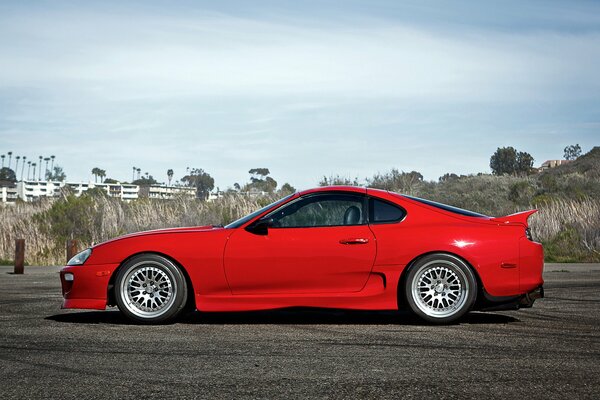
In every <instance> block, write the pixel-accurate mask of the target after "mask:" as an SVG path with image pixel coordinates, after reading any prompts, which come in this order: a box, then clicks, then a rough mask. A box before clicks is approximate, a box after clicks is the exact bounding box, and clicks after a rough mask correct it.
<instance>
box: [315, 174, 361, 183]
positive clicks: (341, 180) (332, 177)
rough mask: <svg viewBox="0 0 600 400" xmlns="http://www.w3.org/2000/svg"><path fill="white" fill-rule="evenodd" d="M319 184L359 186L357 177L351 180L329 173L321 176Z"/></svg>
mask: <svg viewBox="0 0 600 400" xmlns="http://www.w3.org/2000/svg"><path fill="white" fill-rule="evenodd" d="M319 186H360V183H359V182H358V177H356V178H354V179H353V180H352V179H350V178H349V177H345V176H341V175H330V176H329V177H327V176H323V179H321V180H320V181H319Z"/></svg>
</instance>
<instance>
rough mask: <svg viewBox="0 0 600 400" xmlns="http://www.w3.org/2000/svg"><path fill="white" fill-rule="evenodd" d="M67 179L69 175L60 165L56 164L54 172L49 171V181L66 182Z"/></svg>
mask: <svg viewBox="0 0 600 400" xmlns="http://www.w3.org/2000/svg"><path fill="white" fill-rule="evenodd" d="M65 179H67V175H66V174H65V172H64V171H63V169H62V167H61V166H60V165H55V166H54V169H53V170H52V172H49V173H48V180H49V181H58V182H64V181H65Z"/></svg>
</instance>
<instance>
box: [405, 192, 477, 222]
mask: <svg viewBox="0 0 600 400" xmlns="http://www.w3.org/2000/svg"><path fill="white" fill-rule="evenodd" d="M403 196H404V197H407V198H409V199H411V200H415V201H418V202H419V203H423V204H427V205H428V206H432V207H435V208H440V209H442V210H444V211H449V212H451V213H454V214H460V215H466V216H467V217H479V218H488V216H487V215H483V214H479V213H476V212H473V211H469V210H464V209H462V208H458V207H454V206H449V205H447V204H442V203H438V202H435V201H431V200H425V199H421V198H419V197H413V196H407V195H405V194H404V195H403Z"/></svg>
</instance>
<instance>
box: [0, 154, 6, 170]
mask: <svg viewBox="0 0 600 400" xmlns="http://www.w3.org/2000/svg"><path fill="white" fill-rule="evenodd" d="M4 157H6V156H5V155H4V154H2V155H1V156H0V158H1V159H2V168H4Z"/></svg>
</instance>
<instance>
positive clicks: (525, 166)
mask: <svg viewBox="0 0 600 400" xmlns="http://www.w3.org/2000/svg"><path fill="white" fill-rule="evenodd" d="M533 161H534V160H533V157H532V156H531V154H529V153H526V152H524V151H520V152H518V153H517V170H516V172H517V173H520V174H529V173H531V170H532V168H533Z"/></svg>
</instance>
